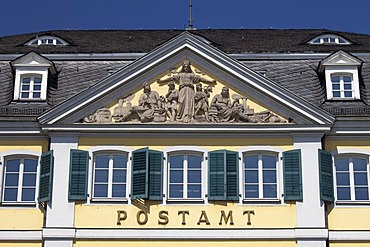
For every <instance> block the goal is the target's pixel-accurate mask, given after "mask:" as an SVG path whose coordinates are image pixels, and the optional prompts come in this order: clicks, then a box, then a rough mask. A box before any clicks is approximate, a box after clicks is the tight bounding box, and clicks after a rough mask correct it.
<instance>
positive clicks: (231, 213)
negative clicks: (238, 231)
mask: <svg viewBox="0 0 370 247" xmlns="http://www.w3.org/2000/svg"><path fill="white" fill-rule="evenodd" d="M222 220H223V221H224V222H225V224H226V225H227V222H228V221H229V220H230V225H234V219H233V211H229V213H228V214H227V216H226V214H225V211H224V210H221V217H220V222H219V223H218V224H219V225H222Z"/></svg>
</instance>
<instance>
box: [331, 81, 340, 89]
mask: <svg viewBox="0 0 370 247" xmlns="http://www.w3.org/2000/svg"><path fill="white" fill-rule="evenodd" d="M332 88H333V90H340V84H334V83H333V84H332Z"/></svg>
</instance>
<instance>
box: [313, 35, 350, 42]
mask: <svg viewBox="0 0 370 247" xmlns="http://www.w3.org/2000/svg"><path fill="white" fill-rule="evenodd" d="M308 44H310V45H351V44H352V43H351V42H349V41H348V40H347V39H345V38H343V37H341V36H339V35H336V34H323V35H320V36H318V37H315V38H314V39H312V40H310V41H309V42H308Z"/></svg>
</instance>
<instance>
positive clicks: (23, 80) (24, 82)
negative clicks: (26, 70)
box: [22, 77, 31, 85]
mask: <svg viewBox="0 0 370 247" xmlns="http://www.w3.org/2000/svg"><path fill="white" fill-rule="evenodd" d="M30 82H31V78H30V77H25V78H22V84H28V85H29V84H30Z"/></svg>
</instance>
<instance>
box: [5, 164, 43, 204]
mask: <svg viewBox="0 0 370 247" xmlns="http://www.w3.org/2000/svg"><path fill="white" fill-rule="evenodd" d="M37 163H38V162H37V159H36V158H33V157H22V158H8V159H6V160H5V173H4V186H3V188H4V191H3V202H10V203H18V202H32V203H33V202H35V194H36V179H37Z"/></svg>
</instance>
